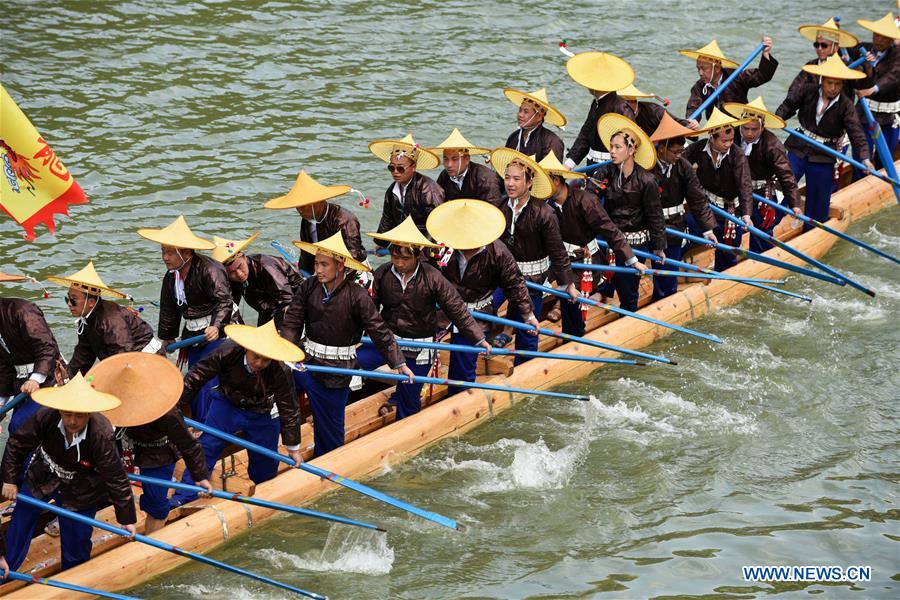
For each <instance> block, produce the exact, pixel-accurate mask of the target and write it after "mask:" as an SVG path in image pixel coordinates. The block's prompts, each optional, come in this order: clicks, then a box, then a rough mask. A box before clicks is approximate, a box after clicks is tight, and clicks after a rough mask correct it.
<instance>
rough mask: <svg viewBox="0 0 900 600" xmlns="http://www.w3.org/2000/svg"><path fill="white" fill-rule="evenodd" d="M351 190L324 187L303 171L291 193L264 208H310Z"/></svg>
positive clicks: (272, 201) (275, 199) (329, 186)
mask: <svg viewBox="0 0 900 600" xmlns="http://www.w3.org/2000/svg"><path fill="white" fill-rule="evenodd" d="M351 189H353V188H351V187H350V186H349V185H322V184H321V183H319V182H318V181H316V180H315V179H313V178H312V177H310V176H309V175H307V174H306V171H304V170H302V169H301V170H300V173H299V174H298V175H297V180H296V181H295V182H294V187H292V188H291V191H289V192H288V193H287V194H285V195H284V196H279V197H278V198H274V199H272V200H269V201H268V202H266V203H265V204H263V206H265V207H266V208H274V209H280V208H297V207H298V206H308V205H310V204H316V203H318V202H324V201H325V200H328V199H329V198H334V197H336V196H342V195H343V194H346V193H347V192H349V191H350V190H351Z"/></svg>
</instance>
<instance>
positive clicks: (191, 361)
mask: <svg viewBox="0 0 900 600" xmlns="http://www.w3.org/2000/svg"><path fill="white" fill-rule="evenodd" d="M200 333H202V332H198V333H197V335H199V334H200ZM223 341H225V338H219V339H217V340H216V341H214V342H209V343H207V344H197V345H196V346H191V347H189V348H188V349H187V350H188V363H187V364H188V369H190V368H191V367H193V366H194V365H195V364H196V363H197V361H198V360H200V359H202V358H203V357H204V356H206V355H207V354H209V353H210V352H212V351H213V350H215V349H216V348H217V347H218V346H219V344H221V343H222V342H223Z"/></svg>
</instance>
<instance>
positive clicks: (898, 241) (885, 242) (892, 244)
mask: <svg viewBox="0 0 900 600" xmlns="http://www.w3.org/2000/svg"><path fill="white" fill-rule="evenodd" d="M866 235H867V236H868V239H864V240H863V241H865V242H867V243H869V244H871V245H873V246H875V247H876V248H878V249H879V250H884V251H885V252H890V250H891V249H893V250H900V236H894V235H888V234H886V233H881V232H880V231H878V228H877V227H876V226H875V224H874V223H873V224H872V226H871V227H869V231H867V232H866ZM892 254H893V253H892Z"/></svg>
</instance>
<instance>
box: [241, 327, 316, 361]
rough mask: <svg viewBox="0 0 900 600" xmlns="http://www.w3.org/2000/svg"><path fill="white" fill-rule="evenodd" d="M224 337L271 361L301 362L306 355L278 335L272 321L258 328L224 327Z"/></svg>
mask: <svg viewBox="0 0 900 600" xmlns="http://www.w3.org/2000/svg"><path fill="white" fill-rule="evenodd" d="M225 335H227V336H228V338H229V339H230V340H231V341H233V342H234V343H235V344H237V345H238V346H240V347H242V348H244V349H245V350H250V351H252V352H255V353H256V354H259V355H260V356H265V357H266V358H271V359H272V360H278V361H284V362H301V361H303V360H305V359H306V354H305V353H304V352H303V350H301V349H300V348H298V347H297V346H296V345H294V344H292V343H291V342H289V341H287V340H286V339H284V338H283V337H281V336H280V335H278V332H277V331H276V330H275V323H274V322H273V321H269V322H268V323H265V324H264V325H260V326H259V327H253V326H251V325H226V326H225Z"/></svg>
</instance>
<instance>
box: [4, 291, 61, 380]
mask: <svg viewBox="0 0 900 600" xmlns="http://www.w3.org/2000/svg"><path fill="white" fill-rule="evenodd" d="M0 338H2V340H3V343H0V396H13V395H15V394H17V393H18V392H19V387H20V386H21V384H22V383H24V381H25V379H27V377H25V378H23V379H19V378H17V377H16V371H15V366H16V365H27V364H31V363H34V370H33V371H32V372H33V373H40V374H42V375H46V376H47V380H46V381H45V382H44V384H43V386H44V387H47V386H51V385H53V383H54V380H53V371H54V369H55V368H56V361H57V359H61V358H62V355H61V354H60V353H59V346H58V345H57V343H56V338H54V337H53V332H52V331H50V326H49V325H47V321H46V320H45V319H44V313H43V312H42V311H41V309H40V308H38V305H37V304H35V303H33V302H29V301H28V300H23V299H21V298H0ZM17 383H18V385H16V384H17Z"/></svg>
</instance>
